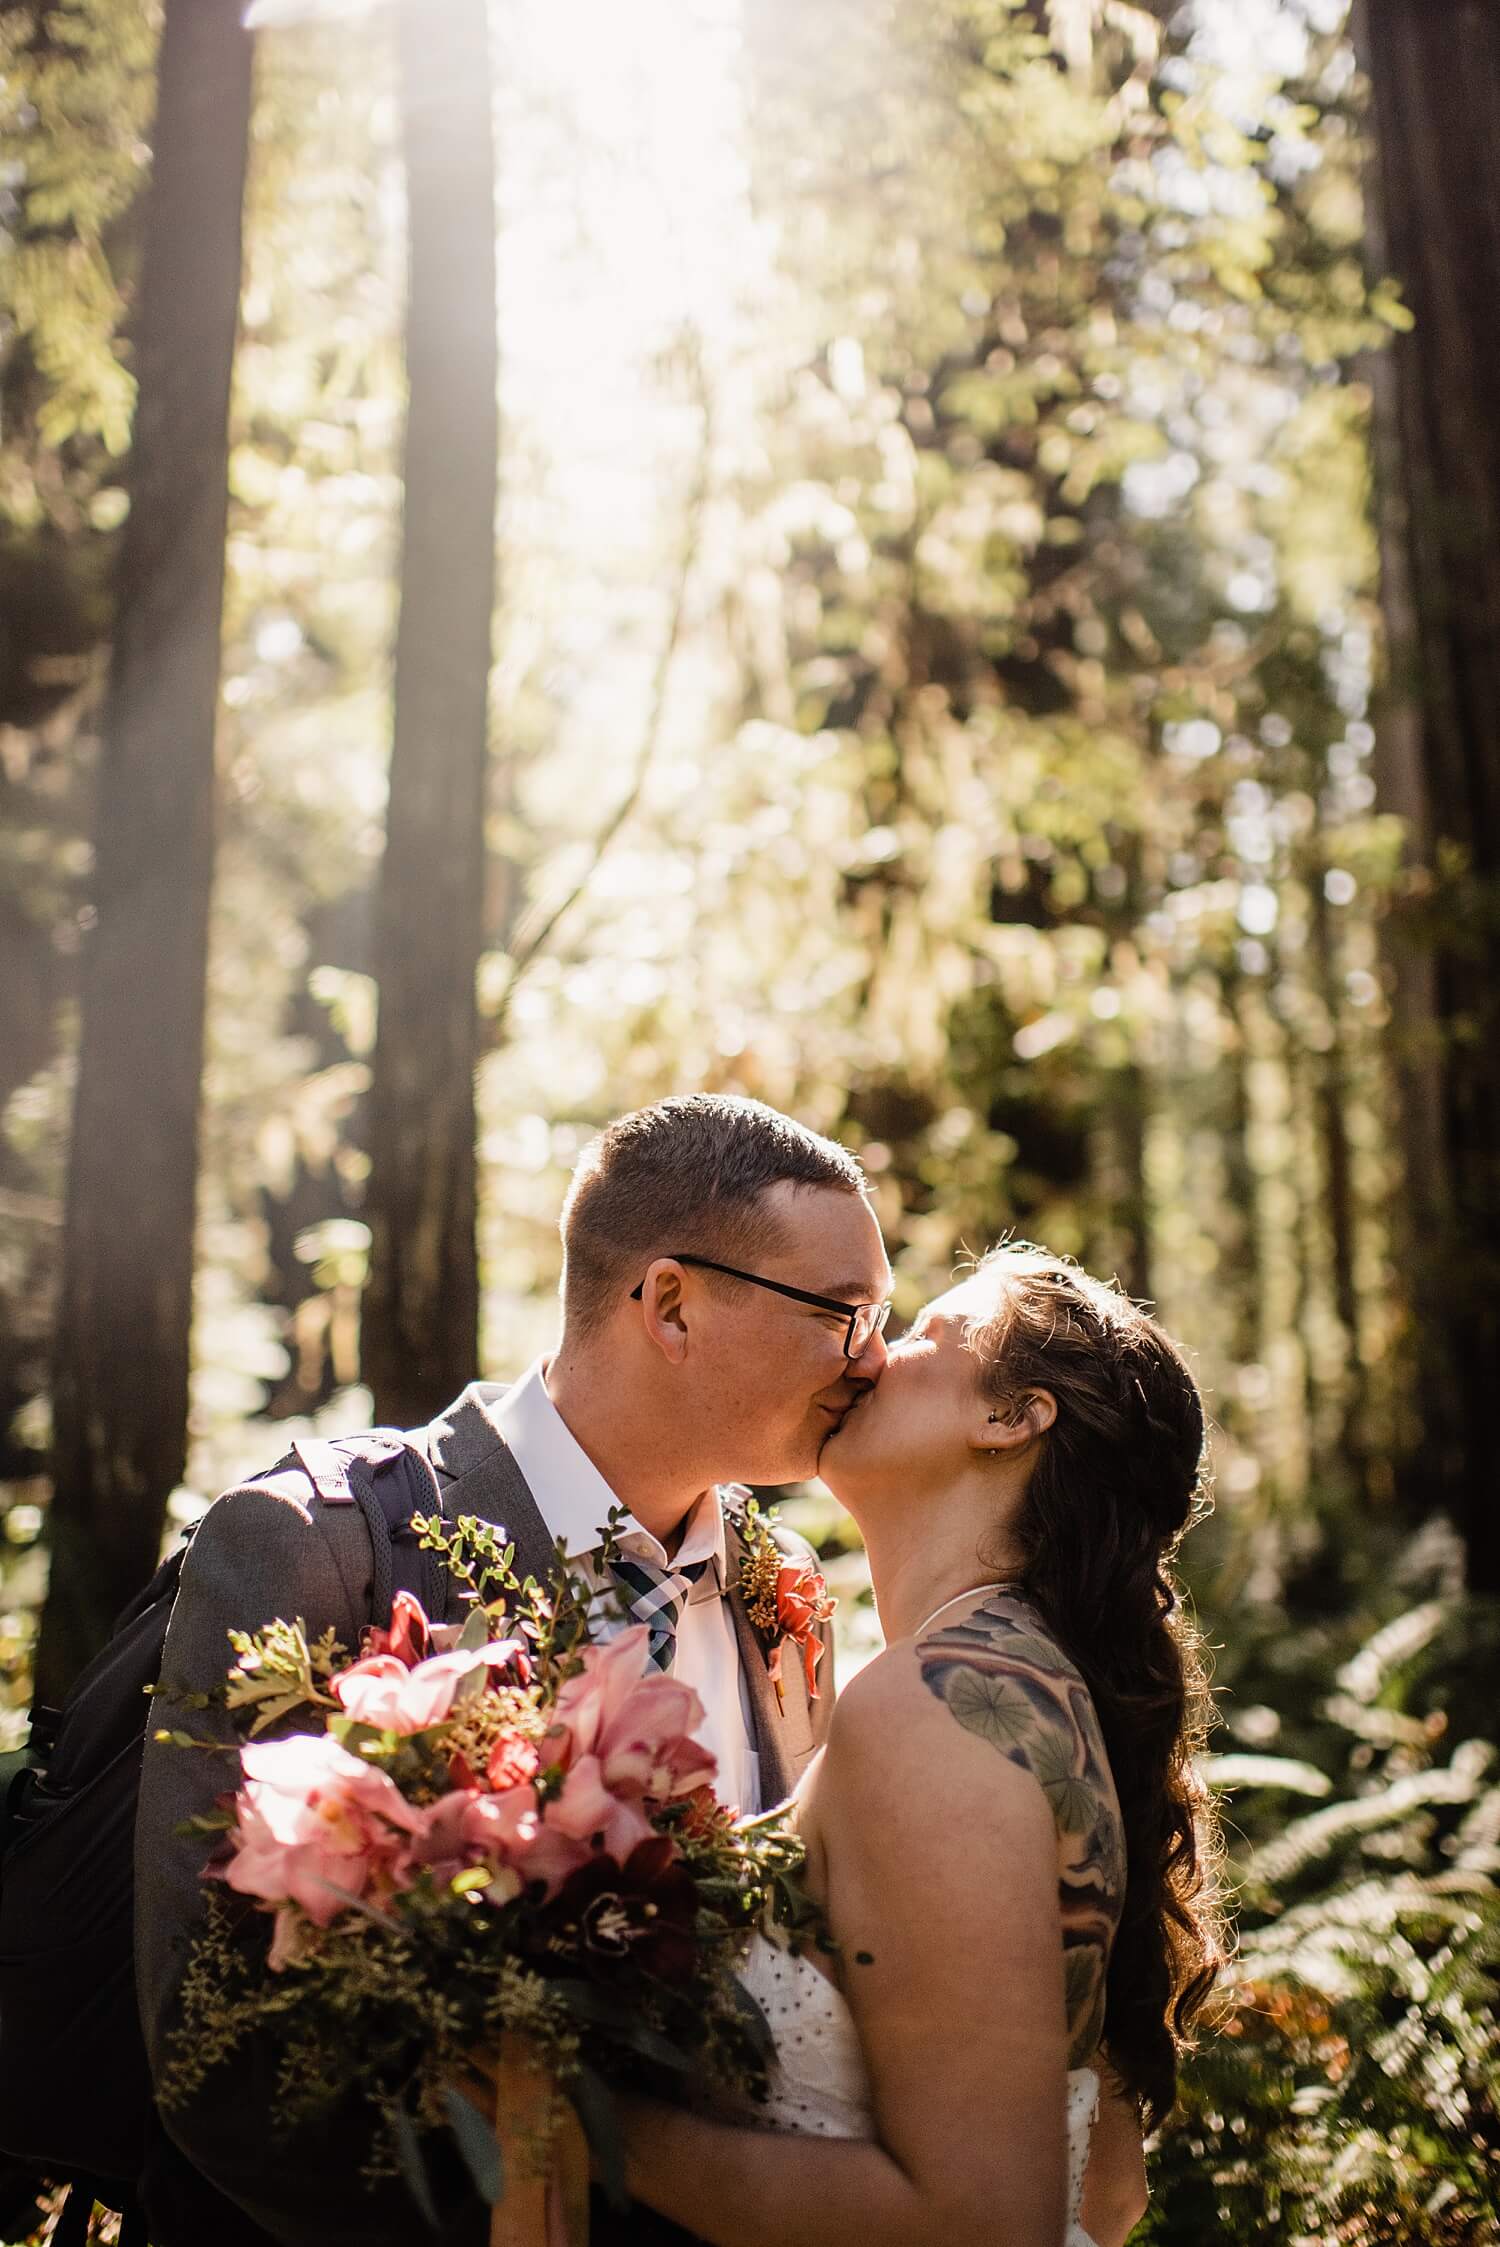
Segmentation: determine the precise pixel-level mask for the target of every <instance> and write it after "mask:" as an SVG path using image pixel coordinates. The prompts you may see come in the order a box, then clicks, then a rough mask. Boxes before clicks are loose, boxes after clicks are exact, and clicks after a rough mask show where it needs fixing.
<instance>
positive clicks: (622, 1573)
mask: <svg viewBox="0 0 1500 2247" xmlns="http://www.w3.org/2000/svg"><path fill="white" fill-rule="evenodd" d="M711 1566H712V1563H711V1562H710V1561H706V1560H693V1561H689V1562H688V1564H687V1566H686V1567H685V1568H653V1567H652V1566H651V1564H650V1562H649V1561H644V1560H615V1561H611V1562H610V1566H609V1572H610V1574H611V1576H613V1578H614V1580H615V1582H616V1583H617V1584H618V1585H619V1587H620V1589H621V1591H623V1593H624V1594H625V1601H626V1605H627V1606H628V1608H629V1610H630V1620H631V1622H632V1623H644V1624H645V1625H646V1627H647V1629H648V1630H649V1631H650V1633H651V1639H650V1644H649V1647H648V1653H649V1656H650V1659H651V1661H652V1662H654V1663H655V1665H656V1667H657V1668H658V1669H659V1670H667V1671H670V1669H671V1667H672V1660H673V1657H674V1655H675V1654H676V1652H677V1625H678V1622H679V1621H680V1619H681V1616H682V1611H683V1609H684V1608H685V1607H686V1605H687V1600H688V1593H689V1592H690V1591H691V1590H692V1588H693V1586H694V1585H695V1584H696V1583H697V1581H698V1579H699V1577H700V1576H701V1575H702V1574H703V1571H704V1569H705V1568H708V1567H711Z"/></svg>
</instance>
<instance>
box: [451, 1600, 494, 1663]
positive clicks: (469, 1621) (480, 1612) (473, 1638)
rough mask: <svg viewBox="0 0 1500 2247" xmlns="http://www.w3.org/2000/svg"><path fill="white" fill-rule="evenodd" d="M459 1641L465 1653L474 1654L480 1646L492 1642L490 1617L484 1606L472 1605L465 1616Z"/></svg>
mask: <svg viewBox="0 0 1500 2247" xmlns="http://www.w3.org/2000/svg"><path fill="white" fill-rule="evenodd" d="M458 1643H459V1646H460V1647H461V1648H462V1650H463V1651H464V1653H466V1654H472V1653H473V1652H474V1651H475V1650H476V1649H477V1648H478V1647H481V1646H488V1645H489V1643H490V1619H489V1617H488V1615H486V1613H485V1611H484V1609H483V1608H482V1607H471V1608H470V1609H469V1612H468V1614H467V1615H466V1616H465V1617H464V1627H463V1629H462V1630H461V1631H460V1632H459V1634H458Z"/></svg>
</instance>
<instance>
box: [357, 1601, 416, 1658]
mask: <svg viewBox="0 0 1500 2247" xmlns="http://www.w3.org/2000/svg"><path fill="white" fill-rule="evenodd" d="M361 1652H362V1653H363V1654H364V1655H366V1656H369V1655H371V1654H393V1655H394V1656H395V1657H396V1660H397V1661H398V1662H404V1663H405V1665H406V1667H407V1668H408V1669H409V1670H414V1669H415V1668H416V1666H417V1664H418V1663H419V1662H425V1661H426V1659H427V1657H428V1655H429V1654H430V1653H431V1652H432V1626H431V1624H430V1623H429V1622H428V1620H427V1615H426V1612H425V1610H424V1608H423V1606H422V1603H421V1601H420V1600H418V1599H414V1598H413V1597H412V1595H411V1593H410V1592H397V1594H396V1596H395V1598H394V1599H393V1600H392V1602H391V1627H390V1629H389V1630H381V1629H380V1628H379V1627H378V1625H376V1624H374V1623H369V1624H366V1626H365V1634H364V1638H363V1640H362V1641H361Z"/></svg>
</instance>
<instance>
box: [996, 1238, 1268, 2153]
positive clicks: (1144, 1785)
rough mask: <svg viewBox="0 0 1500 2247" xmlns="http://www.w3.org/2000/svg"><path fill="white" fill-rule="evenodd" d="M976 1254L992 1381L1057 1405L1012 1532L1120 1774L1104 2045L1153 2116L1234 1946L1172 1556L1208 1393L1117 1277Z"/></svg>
mask: <svg viewBox="0 0 1500 2247" xmlns="http://www.w3.org/2000/svg"><path fill="white" fill-rule="evenodd" d="M983 1268H984V1270H985V1271H986V1272H990V1273H993V1274H994V1275H995V1277H996V1278H997V1280H998V1281H999V1282H1000V1286H999V1290H998V1298H997V1302H996V1307H995V1310H994V1312H993V1314H992V1315H991V1316H990V1318H989V1319H987V1320H985V1321H983V1322H982V1323H980V1324H978V1325H976V1326H975V1327H973V1328H972V1329H971V1330H970V1333H969V1338H968V1339H969V1347H970V1348H971V1350H972V1351H973V1353H974V1355H975V1358H976V1360H977V1362H978V1368H979V1380H980V1385H981V1388H982V1390H983V1392H984V1394H985V1395H986V1397H988V1398H989V1399H991V1400H992V1401H994V1402H996V1403H1003V1404H1008V1405H1010V1406H1012V1407H1013V1408H1014V1407H1016V1406H1018V1405H1019V1406H1021V1407H1023V1408H1024V1404H1025V1400H1026V1398H1027V1396H1028V1393H1030V1392H1034V1391H1036V1390H1039V1389H1045V1390H1046V1391H1047V1392H1048V1393H1049V1394H1050V1395H1051V1396H1052V1397H1053V1398H1054V1399H1055V1401H1056V1405H1057V1418H1056V1420H1055V1422H1054V1423H1053V1425H1052V1426H1051V1427H1050V1428H1049V1429H1047V1430H1046V1431H1045V1433H1041V1432H1039V1433H1038V1436H1037V1439H1036V1440H1037V1445H1038V1452H1037V1461H1036V1465H1035V1467H1034V1469H1033V1471H1032V1475H1031V1479H1030V1482H1029V1483H1028V1485H1027V1489H1026V1495H1025V1498H1024V1499H1023V1501H1022V1506H1021V1512H1020V1515H1019V1518H1018V1520H1017V1522H1016V1524H1015V1525H1014V1528H1013V1531H1012V1535H1013V1538H1014V1539H1015V1542H1016V1543H1017V1544H1018V1546H1019V1548H1020V1554H1021V1568H1020V1571H1019V1575H1020V1580H1021V1581H1022V1583H1023V1584H1024V1586H1025V1589H1026V1592H1027V1595H1028V1597H1029V1598H1030V1599H1031V1601H1032V1603H1033V1604H1034V1606H1035V1607H1036V1608H1037V1610H1038V1611H1039V1613H1040V1614H1041V1616H1042V1618H1043V1620H1044V1621H1045V1622H1046V1623H1047V1624H1048V1626H1049V1627H1050V1629H1051V1630H1052V1631H1053V1633H1054V1634H1055V1636H1056V1637H1057V1639H1058V1641H1059V1643H1060V1644H1061V1646H1062V1647H1063V1649H1064V1650H1065V1652H1066V1653H1067V1654H1068V1656H1069V1657H1070V1659H1071V1660H1072V1661H1073V1662H1074V1663H1075V1664H1076V1666H1077V1668H1078V1670H1079V1672H1080V1674H1081V1675H1082V1677H1083V1679H1084V1682H1085V1683H1086V1684H1087V1686H1088V1689H1089V1692H1090V1694H1091V1695H1092V1697H1093V1701H1094V1706H1095V1709H1096V1711H1097V1713H1098V1717H1099V1725H1100V1729H1101V1731H1102V1732H1103V1735H1104V1744H1105V1747H1106V1749H1107V1751H1108V1754H1109V1761H1110V1768H1111V1770H1112V1772H1113V1774H1114V1781H1115V1789H1116V1792H1117V1794H1118V1796H1119V1802H1120V1813H1121V1818H1122V1821H1123V1824H1124V1835H1125V1853H1126V1868H1127V1870H1126V1888H1125V1901H1124V1911H1123V1914H1122V1917H1121V1920H1120V1925H1119V1928H1118V1931H1117V1933H1116V1937H1115V1943H1114V1947H1113V1950H1112V1952H1111V1955H1110V1963H1109V1977H1108V1983H1107V1989H1106V2003H1105V2019H1104V2056H1105V2058H1106V2059H1107V2060H1108V2062H1109V2065H1110V2067H1111V2068H1112V2070H1113V2071H1114V2073H1115V2074H1116V2075H1117V2076H1118V2077H1119V2079H1120V2080H1121V2082H1122V2083H1123V2084H1124V2086H1125V2087H1126V2089H1127V2090H1128V2091H1129V2092H1130V2093H1132V2094H1133V2095H1134V2096H1135V2098H1136V2099H1137V2100H1138V2101H1139V2103H1140V2106H1141V2110H1142V2113H1143V2116H1144V2118H1145V2120H1146V2122H1147V2123H1148V2125H1149V2124H1152V2123H1155V2122H1158V2121H1160V2120H1161V2119H1162V2118H1163V2117H1164V2116H1165V2115H1167V2114H1168V2113H1170V2111H1171V2109H1172V2106H1173V2104H1174V2102H1175V2099H1176V2095H1177V2055H1178V2050H1179V2047H1180V2046H1181V2045H1182V2044H1184V2043H1185V2042H1186V2040H1187V2038H1188V2033H1189V2030H1190V2028H1191V2025H1192V2022H1193V2019H1194V2016H1195V2015H1196V2014H1197V2013H1198V2012H1199V2011H1200V2010H1201V2008H1202V2006H1203V2005H1204V2003H1205V2001H1206V1999H1207V1998H1208V1996H1209V1993H1210V1991H1211V1990H1212V1988H1213V1985H1214V1981H1215V1978H1216V1975H1217V1972H1218V1969H1219V1966H1220V1964H1221V1962H1222V1959H1223V1955H1224V1920H1223V1913H1222V1908H1221V1904H1220V1899H1219V1887H1218V1870H1219V1861H1220V1856H1221V1843H1220V1836H1219V1828H1218V1821H1217V1818H1216V1816H1215V1814H1214V1810H1213V1805H1212V1801H1211V1798H1210V1797H1209V1794H1208V1790H1207V1788H1206V1787H1205V1785H1204V1783H1203V1780H1202V1778H1201V1776H1200V1774H1199V1769H1198V1758H1199V1756H1200V1755H1201V1752H1202V1749H1203V1744H1204V1739H1205V1736H1206V1733H1207V1729H1208V1725H1209V1722H1210V1718H1211V1713H1212V1703H1211V1698H1210V1694H1209V1688H1208V1678H1207V1673H1206V1669H1205V1665H1204V1659H1203V1653H1202V1645H1201V1640H1200V1638H1199V1635H1198V1632H1197V1630H1196V1628H1195V1627H1194V1625H1193V1623H1192V1622H1191V1620H1190V1618H1189V1617H1188V1615H1187V1613H1186V1611H1185V1609H1184V1607H1183V1604H1182V1598H1181V1594H1180V1593H1179V1591H1178V1588H1177V1585H1176V1583H1175V1581H1174V1578H1173V1574H1172V1565H1173V1562H1174V1560H1175V1557H1176V1552H1177V1547H1178V1544H1179V1542H1180V1540H1181V1538H1182V1535H1183V1532H1184V1530H1186V1529H1187V1528H1189V1527H1190V1526H1191V1524H1192V1523H1193V1522H1194V1521H1195V1520H1196V1519H1198V1518H1199V1516H1200V1514H1201V1513H1202V1512H1203V1511H1204V1510H1205V1508H1206V1502H1207V1501H1206V1489H1205V1479H1204V1439H1205V1423H1204V1414H1203V1405H1202V1401H1201V1399H1200V1397H1199V1395H1198V1389H1197V1384H1196V1383H1195V1381H1194V1380H1193V1376H1192V1374H1191V1373H1190V1372H1189V1370H1188V1366H1187V1363H1186V1361H1185V1359H1184V1358H1183V1356H1182V1353H1181V1351H1180V1350H1179V1349H1178V1348H1177V1346H1176V1344H1175V1343H1174V1342H1173V1341H1172V1340H1171V1339H1170V1337H1169V1336H1168V1335H1166V1334H1165V1333H1164V1332H1163V1331H1162V1329H1161V1328H1160V1327H1159V1326H1158V1325H1157V1324H1156V1322H1155V1320H1154V1319H1152V1318H1150V1317H1148V1316H1147V1314H1146V1313H1145V1312H1144V1311H1143V1310H1141V1309H1140V1308H1139V1306H1138V1305H1136V1304H1135V1303H1133V1302H1131V1301H1130V1299H1129V1298H1128V1297H1127V1296H1125V1295H1122V1294H1120V1293H1119V1292H1118V1291H1117V1290H1116V1289H1115V1288H1112V1287H1108V1286H1106V1285H1104V1283H1103V1282H1101V1281H1099V1280H1095V1279H1092V1278H1090V1277H1089V1275H1088V1274H1087V1273H1085V1272H1082V1271H1080V1270H1079V1269H1078V1268H1077V1267H1076V1266H1075V1265H1073V1264H1071V1263H1070V1262H1069V1261H1068V1260H1067V1259H1066V1258H1064V1257H1058V1256H1053V1255H1051V1254H1049V1253H1048V1252H1047V1251H1046V1250H1043V1249H1036V1248H1032V1247H1030V1246H1029V1245H1025V1244H1021V1245H1018V1246H1011V1247H1005V1248H1001V1249H997V1250H995V1251H994V1252H993V1253H992V1254H991V1255H990V1256H989V1257H988V1258H986V1260H985V1264H984V1267H983ZM1011 1573H1012V1574H1015V1573H1016V1571H1015V1570H1014V1569H1012V1570H1011Z"/></svg>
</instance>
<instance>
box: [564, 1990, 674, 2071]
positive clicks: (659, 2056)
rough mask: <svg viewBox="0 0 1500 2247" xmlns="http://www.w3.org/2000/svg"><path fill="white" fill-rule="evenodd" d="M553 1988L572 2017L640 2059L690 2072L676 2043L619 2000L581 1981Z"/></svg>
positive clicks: (659, 2065)
mask: <svg viewBox="0 0 1500 2247" xmlns="http://www.w3.org/2000/svg"><path fill="white" fill-rule="evenodd" d="M553 1988H554V1990H555V1991H556V1992H557V1994H558V1995H559V1996H560V1997H562V1998H563V2000H564V2002H565V2003H566V2005H567V2007H568V2010H569V2012H570V2013H571V2014H572V2015H573V2017H574V2019H575V2020H579V2021H587V2022H589V2023H590V2024H591V2025H592V2026H593V2027H595V2028H601V2029H603V2030H605V2031H606V2033H607V2034H608V2035H609V2036H611V2037H612V2038H613V2039H614V2041H615V2042H616V2043H617V2044H623V2045H624V2046H625V2048H626V2050H627V2051H630V2052H636V2053H639V2055H640V2057H641V2058H642V2059H643V2060H654V2061H655V2062H656V2064H657V2066H658V2067H663V2068H671V2069H673V2070H674V2071H675V2072H676V2073H677V2074H679V2075H687V2074H689V2073H690V2072H691V2070H692V2066H693V2062H692V2060H691V2059H690V2058H689V2057H688V2055H687V2054H686V2053H685V2052H680V2051H679V2050H678V2048H677V2046H676V2045H675V2044H669V2043H668V2041H667V2039H666V2038H665V2037H664V2036H658V2035H657V2033H656V2031H655V2029H649V2028H647V2026H646V2024H645V2022H644V2021H641V2020H639V2019H637V2018H636V2016H635V2015H634V2014H632V2013H631V2012H629V2011H628V2010H627V2009H626V2008H625V2007H624V2006H622V2005H621V2004H620V2002H619V2001H618V1999H615V1998H609V1997H606V1996H605V1995H604V1994H603V1992H602V1991H600V1990H592V1989H590V1988H589V1987H588V1986H587V1985H586V1984H585V1983H583V1982H555V1983H554V1984H553Z"/></svg>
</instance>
